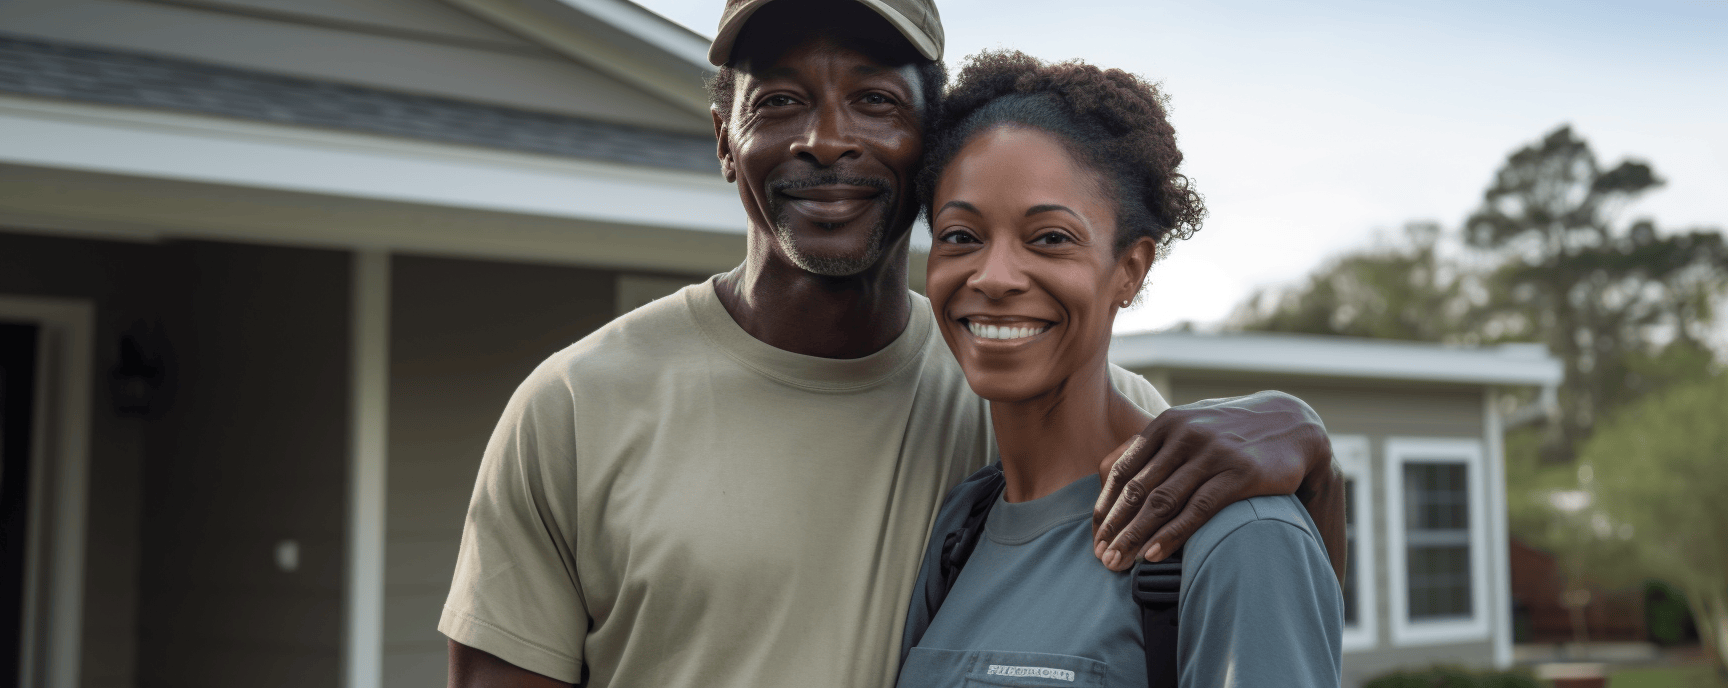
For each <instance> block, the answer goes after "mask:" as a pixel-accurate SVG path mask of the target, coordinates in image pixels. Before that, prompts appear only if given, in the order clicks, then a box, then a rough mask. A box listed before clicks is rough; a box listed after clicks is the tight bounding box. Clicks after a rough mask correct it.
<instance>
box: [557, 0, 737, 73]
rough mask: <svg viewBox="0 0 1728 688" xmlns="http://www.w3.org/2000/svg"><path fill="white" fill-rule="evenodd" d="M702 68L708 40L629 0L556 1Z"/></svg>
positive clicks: (706, 64)
mask: <svg viewBox="0 0 1728 688" xmlns="http://www.w3.org/2000/svg"><path fill="white" fill-rule="evenodd" d="M558 1H559V2H562V3H564V4H566V5H569V6H571V7H574V8H576V9H577V10H580V11H581V12H582V13H583V14H586V15H588V16H590V17H593V18H595V19H597V20H600V21H602V22H605V23H606V24H607V25H609V26H611V27H612V28H614V29H617V30H619V31H622V32H624V33H626V34H629V35H631V36H634V37H636V38H637V39H638V40H641V41H642V42H644V43H649V44H651V45H654V46H656V47H659V48H660V49H661V50H664V51H666V52H667V53H668V54H671V55H673V56H676V57H678V58H680V59H682V60H684V61H686V62H689V63H690V64H693V65H696V66H698V67H700V68H701V69H704V70H712V69H713V66H712V65H709V64H708V44H709V43H711V42H712V41H711V40H710V39H709V38H708V37H706V36H703V35H701V34H698V33H696V32H694V31H691V30H690V29H687V28H684V27H683V26H680V25H679V24H678V23H677V22H674V21H672V20H670V19H667V18H665V17H662V16H660V15H658V14H655V13H654V11H653V10H650V9H648V8H646V7H643V6H641V5H638V4H636V3H634V2H630V0H558Z"/></svg>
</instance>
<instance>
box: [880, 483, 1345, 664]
mask: <svg viewBox="0 0 1728 688" xmlns="http://www.w3.org/2000/svg"><path fill="white" fill-rule="evenodd" d="M1099 489H1100V487H1099V481H1098V479H1097V478H1096V477H1086V478H1082V479H1080V480H1078V481H1076V482H1074V483H1072V484H1070V485H1068V486H1067V487H1064V488H1062V489H1060V490H1057V491H1056V492H1054V493H1052V494H1050V495H1047V496H1045V497H1042V498H1039V499H1035V500H1032V501H1030V502H1022V503H1019V504H1010V503H1007V502H1004V501H1002V500H1001V499H1000V498H998V500H997V502H996V504H995V506H994V507H992V508H991V511H990V517H989V520H987V521H986V522H985V525H984V537H982V538H980V539H979V541H978V547H977V549H976V550H974V551H973V553H972V556H971V558H970V559H969V560H968V561H967V563H966V566H965V568H964V569H962V570H961V572H960V577H959V579H958V580H957V581H956V582H955V584H954V589H953V590H952V591H950V592H949V593H948V596H947V598H946V600H945V601H944V602H943V603H942V608H941V610H940V611H938V612H937V614H936V617H935V618H934V619H932V620H931V623H930V627H929V629H928V630H927V631H925V633H924V636H923V638H922V639H921V640H920V641H919V643H918V645H917V646H916V647H913V648H912V650H911V652H910V654H909V655H908V656H907V657H906V661H905V664H904V665H903V666H902V667H901V670H900V681H899V688H938V687H942V688H948V687H956V686H962V685H964V686H1064V687H1067V688H1085V687H1089V686H1144V685H1146V654H1145V649H1144V644H1143V641H1142V639H1141V630H1140V609H1139V607H1138V606H1136V605H1135V603H1134V598H1133V596H1132V592H1131V590H1130V585H1131V577H1130V576H1129V574H1128V573H1126V572H1124V573H1113V572H1111V571H1109V570H1108V569H1105V568H1104V567H1103V565H1101V564H1099V563H1098V562H1097V560H1096V559H1094V558H1093V557H1092V555H1091V554H1092V553H1091V549H1092V538H1091V516H1092V504H1093V502H1094V501H1096V499H1097V498H1098V492H1099ZM949 506H951V505H944V509H945V510H946V509H948V508H949ZM937 520H938V522H939V523H942V522H947V521H950V520H952V519H945V518H938V519H937ZM941 535H942V534H941V533H937V534H934V535H932V537H931V542H930V546H931V547H938V548H939V547H941V544H942V543H941V540H942V538H941ZM927 573H928V572H926V574H927ZM922 588H923V582H922V580H920V583H919V586H918V588H915V589H922ZM914 604H922V601H921V600H914ZM1179 605H1180V606H1179V609H1180V614H1181V618H1180V620H1179V625H1178V631H1177V634H1178V640H1177V661H1178V664H1179V667H1180V676H1181V680H1180V683H1181V685H1182V686H1183V688H1200V687H1202V686H1206V687H1210V686H1243V687H1254V686H1297V687H1300V686H1315V687H1320V686H1325V687H1328V688H1332V687H1335V686H1337V685H1338V683H1339V675H1340V653H1341V651H1342V650H1341V647H1340V640H1339V634H1340V632H1341V624H1342V620H1343V614H1344V606H1343V597H1342V595H1341V594H1340V592H1339V589H1338V583H1337V579H1336V578H1335V577H1334V576H1333V573H1332V567H1331V564H1330V562H1329V561H1328V560H1327V558H1326V551H1325V548H1324V547H1323V546H1322V545H1321V542H1320V538H1319V536H1318V535H1317V533H1316V532H1315V528H1314V524H1313V522H1312V521H1310V520H1309V518H1308V512H1307V511H1306V510H1304V509H1303V508H1302V505H1301V503H1300V502H1298V501H1297V500H1296V498H1295V497H1291V496H1288V495H1284V496H1278V497H1255V498H1253V499H1249V500H1246V501H1242V502H1238V503H1235V504H1232V505H1230V506H1227V507H1225V508H1224V509H1223V510H1222V511H1220V512H1219V513H1218V515H1217V516H1215V517H1213V519H1212V520H1211V521H1210V522H1208V523H1207V524H1206V525H1205V526H1203V527H1201V528H1200V531H1199V532H1198V533H1196V534H1195V535H1194V537H1193V538H1191V539H1189V541H1188V544H1187V545H1186V546H1185V548H1184V550H1183V567H1182V592H1181V595H1180V602H1179Z"/></svg>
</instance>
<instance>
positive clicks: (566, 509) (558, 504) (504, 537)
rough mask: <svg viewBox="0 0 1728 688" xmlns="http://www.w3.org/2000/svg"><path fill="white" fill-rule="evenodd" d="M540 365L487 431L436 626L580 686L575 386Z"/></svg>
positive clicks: (584, 617) (552, 363)
mask: <svg viewBox="0 0 1728 688" xmlns="http://www.w3.org/2000/svg"><path fill="white" fill-rule="evenodd" d="M557 361H558V357H556V356H555V357H553V359H551V360H549V361H547V362H546V363H545V364H542V365H541V367H540V368H539V369H537V370H536V371H535V372H534V373H533V374H532V375H530V376H529V377H528V379H527V380H526V381H524V382H523V383H522V386H521V387H519V388H517V390H516V393H515V395H514V396H512V398H511V400H510V403H509V405H508V406H507V407H506V408H505V411H504V415H503V417H502V418H501V419H500V420H499V421H498V426H497V428H496V429H494V430H493V432H492V438H491V440H490V441H489V442H488V443H487V445H486V453H485V456H484V458H483V459H482V460H481V463H480V475H479V478H478V480H476V481H475V485H474V496H473V498H472V500H471V501H470V502H469V505H468V518H467V522H466V523H465V525H464V526H463V529H462V548H461V552H460V554H458V556H457V560H456V573H455V577H454V579H453V581H452V582H451V585H450V595H449V597H448V598H447V599H446V601H445V603H444V613H443V615H442V617H441V618H440V619H439V621H438V630H439V631H440V632H442V633H443V634H444V635H446V636H449V637H450V639H451V640H454V641H456V642H458V643H461V644H463V645H467V646H469V647H473V648H476V649H479V650H482V651H485V652H488V653H491V654H493V655H496V656H497V657H498V658H500V659H503V660H504V661H506V662H509V663H511V664H514V665H516V666H518V667H521V668H523V669H527V670H529V671H532V672H535V673H537V674H542V675H544V676H547V677H550V678H554V679H557V680H559V681H563V682H565V683H576V682H578V681H579V680H580V679H581V667H582V646H583V641H584V639H585V636H586V634H587V630H588V618H589V617H588V613H587V604H586V602H585V600H584V599H583V596H582V589H581V586H580V582H579V581H578V579H577V576H576V564H575V557H574V554H573V550H574V548H575V544H576V542H575V523H574V522H573V516H572V515H573V514H574V513H575V509H574V506H575V505H574V504H572V503H569V501H570V500H573V499H574V497H573V495H570V493H569V491H568V490H557V489H554V490H551V491H548V490H547V486H548V485H553V486H565V485H574V484H575V479H576V443H575V433H574V422H575V420H574V416H573V414H574V410H573V409H574V404H573V402H572V396H571V395H572V393H573V392H572V389H571V385H570V384H569V381H568V379H567V377H566V375H564V374H563V371H562V370H560V369H559V368H560V367H559V366H558V365H556V362H557Z"/></svg>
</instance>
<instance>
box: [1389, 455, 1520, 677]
mask: <svg viewBox="0 0 1728 688" xmlns="http://www.w3.org/2000/svg"><path fill="white" fill-rule="evenodd" d="M1385 456H1386V461H1385V464H1384V466H1385V479H1384V480H1383V481H1381V486H1382V489H1383V490H1385V499H1386V511H1385V515H1386V550H1387V556H1386V563H1387V567H1386V568H1387V573H1388V576H1387V578H1388V581H1387V583H1388V584H1387V587H1388V590H1387V596H1388V601H1389V602H1390V603H1391V604H1390V605H1389V606H1390V607H1391V616H1392V619H1391V624H1390V625H1391V629H1392V643H1393V644H1394V645H1433V644H1439V643H1457V642H1470V641H1480V640H1488V639H1489V630H1490V629H1489V618H1488V615H1489V609H1488V605H1489V599H1490V598H1491V597H1492V596H1493V595H1494V592H1493V589H1492V588H1491V587H1490V586H1489V584H1488V558H1489V557H1491V556H1492V555H1491V554H1490V553H1489V551H1488V550H1489V548H1490V541H1489V538H1488V524H1487V523H1486V516H1487V511H1488V509H1487V505H1486V504H1485V503H1484V502H1486V501H1487V500H1486V499H1485V497H1486V495H1484V494H1483V493H1484V492H1486V481H1485V480H1484V478H1483V471H1484V470H1485V467H1484V466H1483V463H1484V461H1483V457H1482V441H1481V440H1479V439H1440V438H1426V437H1424V438H1413V437H1392V438H1387V440H1386V454H1385ZM1411 463H1462V464H1464V465H1465V467H1466V468H1465V485H1466V486H1467V489H1468V493H1469V500H1470V607H1471V610H1470V618H1468V619H1464V620H1457V621H1419V622H1412V621H1411V620H1410V618H1409V616H1410V608H1409V607H1410V598H1409V578H1408V576H1409V568H1408V567H1409V562H1408V561H1407V559H1408V553H1407V551H1406V549H1405V546H1404V530H1405V528H1404V466H1405V464H1411Z"/></svg>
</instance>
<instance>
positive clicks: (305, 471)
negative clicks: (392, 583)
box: [93, 242, 351, 687]
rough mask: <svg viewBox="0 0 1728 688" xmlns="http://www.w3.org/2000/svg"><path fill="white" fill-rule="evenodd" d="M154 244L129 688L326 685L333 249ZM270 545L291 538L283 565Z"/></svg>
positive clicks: (334, 503) (332, 608) (337, 601)
mask: <svg viewBox="0 0 1728 688" xmlns="http://www.w3.org/2000/svg"><path fill="white" fill-rule="evenodd" d="M163 251H164V253H165V254H167V255H166V256H165V260H164V261H162V263H161V264H160V265H159V267H158V268H157V269H158V270H159V271H160V272H158V273H156V274H153V275H151V276H150V278H151V280H152V281H153V282H154V283H155V284H157V285H159V286H158V288H159V289H160V292H159V293H160V299H161V313H162V317H161V323H162V329H163V331H164V333H165V335H166V337H167V339H168V341H169V343H170V347H171V350H170V352H169V359H168V360H169V371H170V380H171V383H170V390H171V394H169V395H168V399H167V400H166V401H167V402H168V403H167V404H166V408H165V409H164V411H163V412H162V414H161V416H160V418H159V419H157V420H154V421H152V422H151V423H150V424H149V429H148V439H147V443H148V450H147V453H146V458H145V466H144V468H145V470H144V481H143V490H144V499H143V519H142V532H143V535H142V538H141V545H142V552H143V554H142V557H141V558H140V564H141V566H140V568H141V571H140V591H141V594H140V601H139V605H138V610H139V611H138V669H137V682H138V685H143V686H165V685H173V686H186V687H192V686H233V685H248V686H283V687H290V686H294V687H297V686H310V685H335V684H336V683H337V682H338V677H339V676H340V673H339V672H340V666H341V636H342V619H343V613H342V612H343V610H342V605H343V587H342V586H343V571H344V556H345V552H346V549H345V545H344V542H345V536H346V528H345V523H344V514H345V510H346V506H345V498H346V494H347V464H348V432H349V427H348V417H349V409H348V388H349V356H350V352H349V349H350V347H349V341H348V340H349V337H348V331H349V302H350V295H349V283H350V274H351V259H350V256H349V255H347V254H345V253H341V252H336V251H319V250H308V249H295V248H276V247H260V246H244V245H238V244H216V243H205V242H188V243H183V244H172V245H167V246H164V248H163ZM93 501H94V500H93ZM284 540H293V541H295V542H296V543H297V544H298V550H299V563H298V564H299V565H298V568H297V570H295V571H292V572H288V571H283V570H281V569H279V568H278V567H277V564H276V559H275V549H276V547H277V545H278V543H280V542H282V541H284ZM96 567H97V565H94V562H93V568H96Z"/></svg>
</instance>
